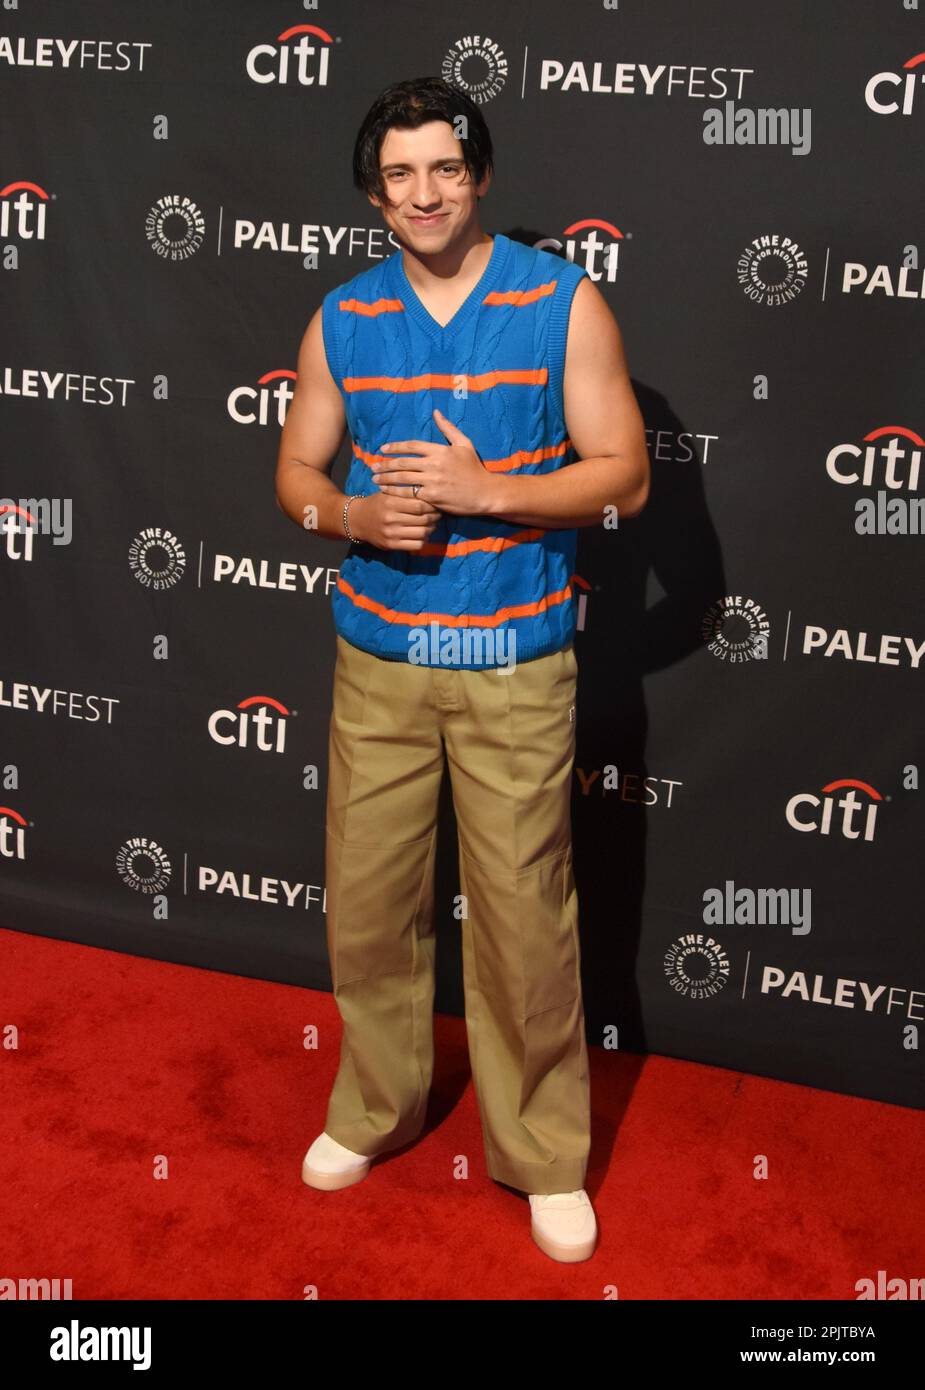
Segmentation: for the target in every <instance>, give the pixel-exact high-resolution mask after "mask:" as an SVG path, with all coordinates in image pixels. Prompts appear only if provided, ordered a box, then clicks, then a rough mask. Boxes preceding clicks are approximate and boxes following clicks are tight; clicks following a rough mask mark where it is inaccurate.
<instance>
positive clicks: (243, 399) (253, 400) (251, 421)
mask: <svg viewBox="0 0 925 1390" xmlns="http://www.w3.org/2000/svg"><path fill="white" fill-rule="evenodd" d="M295 379H296V374H295V372H293V371H290V370H289V368H288V367H287V368H281V369H280V370H279V371H277V372H266V373H264V375H263V376H262V377H259V378H258V380H257V385H256V386H236V387H235V388H234V390H233V391H232V392H231V393H230V395H229V397H228V414H229V415H230V416H231V418H232V420H234V422H235V424H237V425H267V424H269V423H270V412H271V410H273V406H272V402H273V401H275V402H276V409H275V411H274V412H273V423H274V424H276V425H279V427H280V429H282V427H283V425H284V424H285V423H286V411H287V410H288V409H289V402H290V401H291V400H292V397H293V394H294V386H293V383H294V382H295Z"/></svg>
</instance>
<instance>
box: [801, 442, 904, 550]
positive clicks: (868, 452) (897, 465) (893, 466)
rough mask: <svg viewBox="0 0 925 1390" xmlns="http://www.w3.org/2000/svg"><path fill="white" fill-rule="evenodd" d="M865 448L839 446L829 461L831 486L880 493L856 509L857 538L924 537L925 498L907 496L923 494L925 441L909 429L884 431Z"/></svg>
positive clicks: (862, 500)
mask: <svg viewBox="0 0 925 1390" xmlns="http://www.w3.org/2000/svg"><path fill="white" fill-rule="evenodd" d="M880 441H883V442H880ZM861 445H863V446H864V447H863V448H862V447H861ZM861 445H858V444H851V443H844V444H836V445H834V446H833V448H831V449H830V450H829V452H828V453H827V454H826V459H825V471H826V473H827V475H828V476H829V478H831V480H832V482H834V483H839V484H841V486H842V487H865V488H876V489H877V491H876V492H875V493H874V494H873V496H869V497H859V498H858V499H857V501H856V502H855V504H854V511H855V521H854V529H855V531H856V532H857V534H858V535H859V536H871V535H889V536H920V535H923V534H925V498H922V497H909V496H908V494H909V493H910V492H917V491H918V486H919V471H920V468H921V464H922V448H923V447H925V440H923V439H922V436H921V435H920V434H916V432H915V430H910V429H906V427H905V426H904V425H882V426H880V427H879V428H878V429H874V430H870V431H869V433H867V434H865V436H864V438H863V439H862V441H861ZM910 445H911V446H912V447H910ZM862 457H863V464H862V463H861V459H862ZM897 493H899V494H900V495H899V496H897V495H896V494H897ZM891 494H892V495H891Z"/></svg>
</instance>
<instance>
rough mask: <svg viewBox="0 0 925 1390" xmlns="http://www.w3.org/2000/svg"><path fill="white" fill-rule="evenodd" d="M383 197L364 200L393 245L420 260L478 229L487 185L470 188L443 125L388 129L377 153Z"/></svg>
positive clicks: (454, 144)
mask: <svg viewBox="0 0 925 1390" xmlns="http://www.w3.org/2000/svg"><path fill="white" fill-rule="evenodd" d="M379 169H380V172H381V174H382V182H383V186H384V192H385V197H384V198H383V199H382V200H380V199H378V198H377V197H376V196H375V195H374V194H372V193H371V194H369V201H370V202H371V203H372V204H373V206H374V207H377V208H380V209H381V211H382V216H383V218H384V219H385V222H386V224H387V226H388V227H390V228H391V230H392V232H393V233H394V234H395V237H396V239H397V240H398V241H399V242H401V243H404V245H406V246H408V247H409V248H410V249H411V250H413V251H417V252H419V253H421V254H422V255H436V254H438V253H439V252H441V251H444V250H446V248H447V247H448V246H450V245H452V244H453V243H454V242H456V241H457V240H458V239H459V238H461V237H464V236H466V235H467V234H468V233H470V232H471V230H472V229H473V227H477V226H478V199H479V198H480V197H482V196H483V195H484V193H485V192H486V190H487V188H488V185H489V184H490V182H491V173H490V172H488V173H486V175H485V177H484V179H483V180H482V182H481V183H480V184H474V183H473V182H472V180H471V178H470V176H469V171H468V170H467V168H466V165H465V161H464V159H463V153H462V145H461V144H460V142H459V141H458V140H457V139H456V137H455V135H454V134H453V127H452V126H451V125H450V124H449V122H448V121H428V122H427V124H426V125H422V126H418V128H417V129H416V130H402V129H401V128H400V127H397V126H393V127H392V129H391V130H388V131H386V134H385V138H384V140H383V141H382V147H381V149H380V151H379Z"/></svg>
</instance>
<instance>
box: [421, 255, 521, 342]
mask: <svg viewBox="0 0 925 1390" xmlns="http://www.w3.org/2000/svg"><path fill="white" fill-rule="evenodd" d="M507 240H508V239H507V237H506V236H503V235H502V233H501V232H496V233H495V237H494V244H493V245H492V248H491V255H490V256H489V258H488V261H487V264H486V266H485V269H484V270H483V271H482V275H481V278H480V279H479V280H478V282H477V283H476V284H475V285H473V287H472V289H471V290H470V291H469V294H468V295H467V296H466V298H465V299H464V300H463V302H462V304H460V306H459V308H458V309H457V310H456V313H455V314H454V315H453V317H452V318H451V319H450V321H449V323H444V324H440V323H438V322H437V320H436V319H435V318H434V317H433V315H432V314H431V313H429V312H428V310H427V309H425V308H424V305H423V304H422V303H421V301H420V299H418V296H417V293H416V291H415V288H414V286H413V285H412V283H411V281H410V280H409V279H408V276H407V274H406V273H405V261H404V255H403V253H402V252H401V250H399V251H397V252H396V253H395V273H396V276H397V278H398V284H399V288H400V291H401V299H402V303H403V304H404V306H405V308H406V309H407V311H408V313H409V314H410V315H411V317H412V318H413V319H414V321H415V322H416V323H418V324H420V326H421V328H423V329H424V332H425V333H428V334H429V335H430V337H431V338H434V339H435V340H436V341H437V342H438V343H443V342H446V341H448V340H449V339H450V338H452V337H454V336H455V335H456V334H457V333H458V332H459V330H460V329H461V328H462V327H463V326H464V324H466V323H468V321H469V319H470V318H471V317H472V315H473V314H474V313H475V311H476V310H477V309H478V307H479V305H480V304H481V302H482V300H483V299H484V298H485V295H486V294H487V293H488V291H489V290H490V289H491V288H492V286H493V285H494V283H495V281H496V280H497V278H498V275H499V272H500V270H501V262H502V259H503V254H504V252H505V250H506V249H507V246H506V243H507Z"/></svg>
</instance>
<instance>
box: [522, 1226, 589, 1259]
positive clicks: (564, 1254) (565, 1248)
mask: <svg viewBox="0 0 925 1390" xmlns="http://www.w3.org/2000/svg"><path fill="white" fill-rule="evenodd" d="M530 1234H531V1235H532V1236H533V1239H534V1240H535V1241H536V1243H537V1245H538V1246H539V1247H540V1249H541V1250H542V1252H543V1254H544V1255H548V1256H549V1257H550V1259H553V1260H559V1261H561V1262H562V1263H563V1264H576V1263H577V1262H578V1261H580V1260H590V1258H591V1256H592V1255H593V1254H594V1251H595V1249H596V1248H597V1236H592V1237H591V1239H590V1240H586V1241H583V1242H582V1243H581V1245H560V1244H559V1242H558V1241H555V1240H550V1238H549V1236H547V1235H544V1234H543V1232H542V1231H538V1230H537V1229H536V1227H535V1226H531V1228H530Z"/></svg>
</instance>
